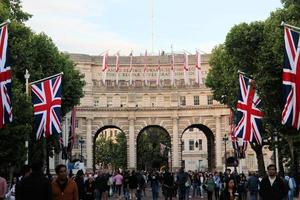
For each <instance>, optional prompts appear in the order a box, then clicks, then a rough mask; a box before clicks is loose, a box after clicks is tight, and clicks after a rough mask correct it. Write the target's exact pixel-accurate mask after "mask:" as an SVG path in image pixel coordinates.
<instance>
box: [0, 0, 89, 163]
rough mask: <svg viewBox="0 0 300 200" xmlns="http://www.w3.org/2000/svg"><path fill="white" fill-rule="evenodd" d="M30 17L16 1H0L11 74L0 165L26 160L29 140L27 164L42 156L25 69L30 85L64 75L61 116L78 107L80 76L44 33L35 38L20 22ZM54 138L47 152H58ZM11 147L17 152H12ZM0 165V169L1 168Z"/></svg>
mask: <svg viewBox="0 0 300 200" xmlns="http://www.w3.org/2000/svg"><path fill="white" fill-rule="evenodd" d="M30 17H31V15H30V14H28V13H26V12H24V11H22V6H21V2H20V0H2V1H0V22H1V23H2V22H3V21H5V20H7V19H10V20H11V23H10V24H9V25H8V32H9V39H8V46H9V52H10V55H11V68H12V74H13V85H12V87H13V90H12V106H13V123H11V124H9V125H7V126H5V128H3V129H1V130H0V138H1V142H5V143H6V144H7V145H1V146H0V152H4V153H1V154H0V156H1V157H0V159H1V161H4V162H1V164H2V163H3V164H2V165H6V166H7V165H11V166H16V167H18V166H20V165H21V164H22V163H24V161H25V159H26V149H25V146H24V143H25V140H26V139H28V138H29V140H30V141H31V142H30V145H29V147H30V152H31V153H30V158H31V160H37V159H42V158H43V156H42V155H44V153H43V146H42V142H41V141H36V140H35V135H34V133H33V128H32V126H33V110H32V105H31V103H30V101H31V100H30V98H26V96H25V94H24V92H25V79H24V73H25V69H28V70H29V72H30V75H31V76H30V81H35V80H38V79H41V78H45V77H47V76H50V75H53V74H56V73H59V72H64V75H63V79H62V90H63V96H62V113H63V115H65V114H66V113H67V112H68V111H70V110H71V108H72V107H73V106H74V105H76V104H78V103H79V99H80V97H82V96H83V90H82V88H83V86H84V81H83V80H82V78H83V76H82V75H80V73H79V72H78V71H77V70H75V69H74V63H72V62H71V61H70V60H69V59H68V56H67V55H65V54H63V53H61V52H59V50H58V49H57V47H56V46H55V44H54V43H53V42H52V40H51V39H50V38H49V37H48V36H47V35H46V34H44V33H40V34H36V33H34V32H33V31H32V30H31V29H30V28H28V27H26V26H25V24H24V22H25V21H27V20H28V19H29V18H30ZM2 139H3V140H2ZM57 139H58V137H57V136H51V137H50V138H49V140H48V144H47V146H48V149H49V150H51V149H53V148H54V149H55V150H56V151H58V150H59V149H58V141H57ZM11 144H15V145H17V146H18V148H15V145H11ZM1 164H0V167H2V166H1Z"/></svg>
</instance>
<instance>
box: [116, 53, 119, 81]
mask: <svg viewBox="0 0 300 200" xmlns="http://www.w3.org/2000/svg"><path fill="white" fill-rule="evenodd" d="M119 71H120V54H119V52H118V53H117V56H116V84H117V85H119Z"/></svg>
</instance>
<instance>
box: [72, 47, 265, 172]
mask: <svg viewBox="0 0 300 200" xmlns="http://www.w3.org/2000/svg"><path fill="white" fill-rule="evenodd" d="M69 56H70V59H71V60H73V61H74V63H75V67H76V69H78V70H79V71H80V73H81V74H83V75H84V80H85V82H86V85H85V87H84V97H83V98H82V99H81V100H80V105H78V106H77V108H76V109H77V114H76V115H77V118H76V134H77V138H79V137H80V138H82V139H83V141H84V143H83V145H82V151H83V157H84V161H85V166H86V167H87V168H90V169H93V168H94V167H95V163H94V160H95V159H94V150H95V140H96V138H97V136H98V135H99V134H100V133H101V132H102V131H103V130H105V129H107V128H117V129H119V130H121V131H123V132H124V133H125V135H126V139H127V166H128V168H129V169H136V167H137V156H136V154H137V151H136V147H137V144H136V142H137V137H138V135H139V134H140V132H141V131H142V130H144V129H145V128H147V127H150V126H158V127H161V128H163V129H164V130H166V131H167V132H168V134H169V136H170V138H171V166H172V169H173V170H177V169H178V168H179V167H180V166H181V163H182V160H183V159H184V158H183V157H184V155H185V154H183V153H182V152H183V146H182V145H183V133H184V132H186V131H187V130H189V129H191V128H195V129H198V130H199V131H200V132H201V133H203V134H204V136H205V138H206V140H205V143H204V144H203V145H205V147H206V149H207V151H206V152H204V153H202V154H201V153H200V154H199V155H201V156H202V157H205V158H206V169H209V170H212V169H216V170H223V169H224V160H225V159H224V155H225V154H224V152H225V151H224V150H225V144H224V141H223V140H222V139H223V137H224V135H228V133H229V130H230V124H229V121H230V120H229V116H230V110H229V109H228V108H227V107H226V106H225V105H222V104H220V103H219V102H217V101H215V100H213V98H212V91H211V90H210V89H209V88H207V87H206V86H205V84H204V83H205V77H206V75H207V73H208V71H209V68H210V66H209V63H208V60H209V57H210V54H204V55H202V56H201V73H202V78H203V84H197V83H196V82H195V65H196V57H195V55H189V56H188V60H189V62H188V66H189V71H188V79H189V84H185V81H184V75H183V63H184V54H175V60H174V61H175V62H174V71H175V73H174V80H175V84H174V85H172V84H171V78H170V77H171V76H170V71H171V59H172V55H171V54H166V53H163V54H161V55H155V56H149V55H148V56H147V57H145V56H133V57H132V64H131V65H130V62H131V56H120V59H119V63H120V70H119V73H118V81H117V77H116V70H115V66H116V56H110V57H108V71H107V73H106V79H105V82H103V79H102V77H103V76H102V75H103V74H102V73H103V72H102V70H101V68H102V61H103V56H91V55H85V54H69ZM145 63H146V64H147V71H146V72H145V71H144V67H145ZM158 63H160V71H159V73H160V74H159V84H158V83H157V73H158V69H157V65H158ZM130 66H132V69H133V70H132V73H131V75H130V71H129V70H130V69H129V68H130ZM145 73H146V74H145ZM145 75H146V76H147V80H148V82H147V84H146V83H145V81H144V78H145ZM130 77H131V78H130ZM130 79H131V80H132V82H131V81H130ZM80 150H81V149H80V145H79V144H78V142H77V144H75V146H74V149H73V155H74V156H78V155H79V154H80ZM226 154H227V157H228V156H230V155H233V150H232V147H231V142H230V138H229V141H228V142H227V151H226ZM264 154H265V162H266V163H269V162H271V160H270V156H269V154H267V153H264ZM196 159H197V158H196ZM256 169H257V164H256V156H255V153H254V152H253V151H252V150H251V149H250V148H248V150H247V156H246V159H245V160H243V162H240V170H242V171H249V170H252V171H255V170H256Z"/></svg>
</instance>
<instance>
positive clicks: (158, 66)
mask: <svg viewBox="0 0 300 200" xmlns="http://www.w3.org/2000/svg"><path fill="white" fill-rule="evenodd" d="M156 85H157V86H160V51H159V52H158V65H157V76H156Z"/></svg>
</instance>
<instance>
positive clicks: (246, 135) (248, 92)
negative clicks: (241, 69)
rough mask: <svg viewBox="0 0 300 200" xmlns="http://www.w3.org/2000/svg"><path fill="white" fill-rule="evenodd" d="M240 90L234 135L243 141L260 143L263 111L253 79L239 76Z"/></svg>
mask: <svg viewBox="0 0 300 200" xmlns="http://www.w3.org/2000/svg"><path fill="white" fill-rule="evenodd" d="M239 82H240V90H239V99H238V103H237V105H236V107H237V111H238V112H237V121H238V123H237V126H236V127H235V130H234V136H235V137H239V138H243V140H244V141H249V142H256V143H258V144H261V134H260V130H261V128H262V120H261V119H262V117H263V115H264V114H263V112H262V111H261V110H260V109H259V106H260V103H261V100H260V98H259V97H258V95H257V94H256V91H255V90H256V88H255V85H254V81H253V80H251V79H249V78H246V77H245V76H243V75H240V76H239Z"/></svg>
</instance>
